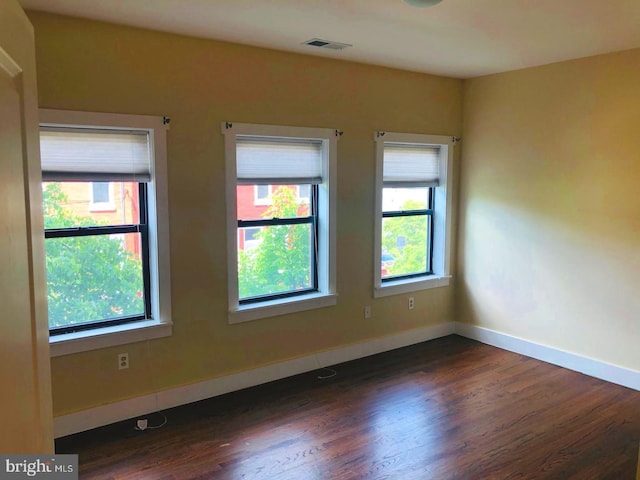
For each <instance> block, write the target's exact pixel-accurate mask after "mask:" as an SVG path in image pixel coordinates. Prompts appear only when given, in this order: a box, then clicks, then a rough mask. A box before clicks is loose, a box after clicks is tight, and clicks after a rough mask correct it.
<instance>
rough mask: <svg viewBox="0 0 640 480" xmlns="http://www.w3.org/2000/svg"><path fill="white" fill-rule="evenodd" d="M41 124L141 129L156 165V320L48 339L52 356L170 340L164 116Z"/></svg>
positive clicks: (75, 115)
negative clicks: (164, 339) (162, 338)
mask: <svg viewBox="0 0 640 480" xmlns="http://www.w3.org/2000/svg"><path fill="white" fill-rule="evenodd" d="M40 124H41V125H48V126H65V127H97V128H113V129H123V128H125V129H129V130H132V129H140V130H146V131H148V132H149V139H150V145H151V155H152V159H153V162H152V165H151V181H150V182H148V185H149V188H148V189H147V201H148V213H149V270H150V274H151V311H152V312H153V316H154V318H153V319H149V320H141V321H139V322H132V323H128V324H125V325H117V326H116V325H114V326H107V327H102V328H97V329H94V330H87V331H82V332H75V333H68V334H63V335H56V336H54V337H50V340H49V343H50V346H51V349H50V350H51V356H53V357H55V356H60V355H68V354H71V353H78V352H84V351H88V350H95V349H99V348H106V347H111V346H115V345H124V344H127V343H133V342H139V341H142V340H149V339H153V338H160V337H166V336H170V335H171V334H172V325H173V323H172V321H171V270H170V260H169V253H170V252H169V200H168V189H167V140H166V131H167V130H168V126H167V125H165V124H164V122H163V118H162V117H156V116H149V115H125V114H114V113H96V112H77V111H70V110H48V109H40Z"/></svg>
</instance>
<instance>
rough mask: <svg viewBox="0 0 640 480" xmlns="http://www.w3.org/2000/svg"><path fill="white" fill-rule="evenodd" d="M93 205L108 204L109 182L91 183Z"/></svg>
mask: <svg viewBox="0 0 640 480" xmlns="http://www.w3.org/2000/svg"><path fill="white" fill-rule="evenodd" d="M91 188H92V193H93V198H92V201H93V203H109V202H110V201H111V199H110V198H109V197H110V195H109V182H93V183H91Z"/></svg>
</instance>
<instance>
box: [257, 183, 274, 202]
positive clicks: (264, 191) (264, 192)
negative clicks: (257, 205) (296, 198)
mask: <svg viewBox="0 0 640 480" xmlns="http://www.w3.org/2000/svg"><path fill="white" fill-rule="evenodd" d="M270 192H271V185H256V198H257V199H258V200H266V199H267V198H269V193H270Z"/></svg>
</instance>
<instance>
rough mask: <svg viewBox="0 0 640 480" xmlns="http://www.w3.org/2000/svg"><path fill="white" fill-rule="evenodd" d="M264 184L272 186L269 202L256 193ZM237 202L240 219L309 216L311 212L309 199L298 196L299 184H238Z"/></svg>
mask: <svg viewBox="0 0 640 480" xmlns="http://www.w3.org/2000/svg"><path fill="white" fill-rule="evenodd" d="M262 186H264V187H267V186H270V187H271V196H270V198H269V201H268V202H265V201H263V200H262V199H260V198H258V196H257V195H256V188H257V187H258V188H259V187H262ZM303 186H304V185H303ZM308 187H309V188H310V187H311V186H310V185H308ZM236 202H237V203H236V207H237V210H236V211H237V215H238V220H258V219H261V218H294V217H307V216H309V212H310V210H309V202H308V200H304V199H301V198H300V197H299V196H298V185H238V186H237V187H236Z"/></svg>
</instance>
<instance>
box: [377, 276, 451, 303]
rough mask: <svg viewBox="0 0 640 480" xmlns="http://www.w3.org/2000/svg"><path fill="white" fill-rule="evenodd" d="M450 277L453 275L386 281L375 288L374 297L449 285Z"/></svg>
mask: <svg viewBox="0 0 640 480" xmlns="http://www.w3.org/2000/svg"><path fill="white" fill-rule="evenodd" d="M450 278H451V276H443V275H431V276H429V277H424V278H407V279H404V280H394V281H392V282H385V283H383V284H382V285H381V286H378V287H376V288H374V290H373V297H374V298H380V297H388V296H390V295H400V294H402V293H410V292H417V291H418V290H428V289H430V288H438V287H445V286H447V285H449V280H450Z"/></svg>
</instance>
